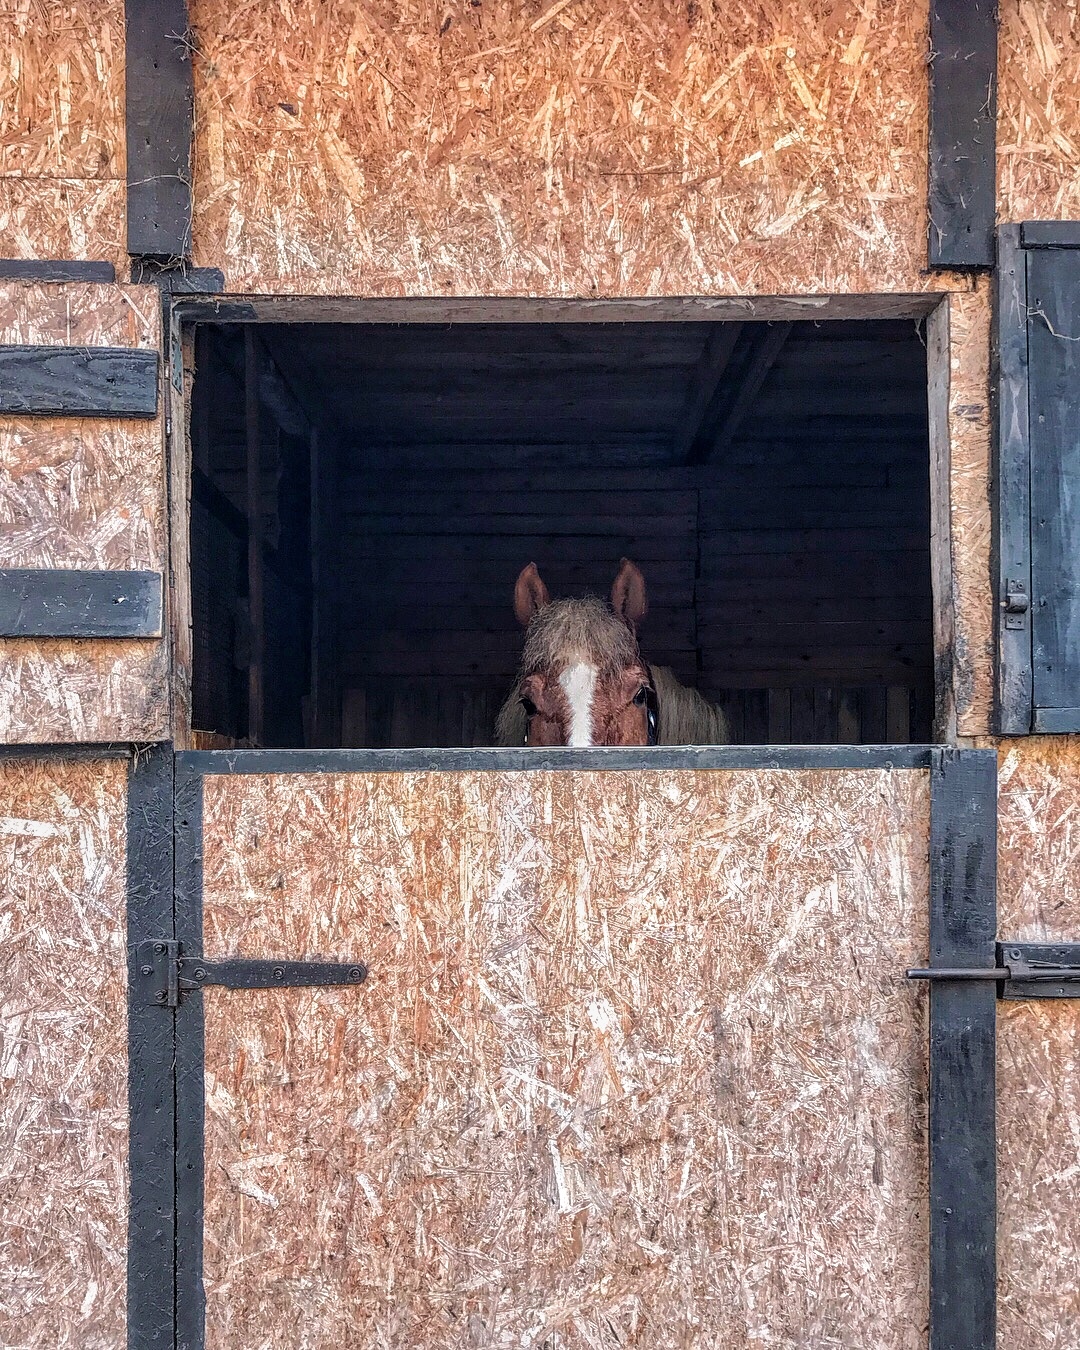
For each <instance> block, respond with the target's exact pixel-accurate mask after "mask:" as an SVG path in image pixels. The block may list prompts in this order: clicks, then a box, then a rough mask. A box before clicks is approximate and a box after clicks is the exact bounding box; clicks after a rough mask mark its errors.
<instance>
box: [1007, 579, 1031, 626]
mask: <svg viewBox="0 0 1080 1350" xmlns="http://www.w3.org/2000/svg"><path fill="white" fill-rule="evenodd" d="M1030 608H1031V597H1030V596H1029V595H1028V592H1027V587H1026V586H1025V585H1024V583H1023V582H1022V581H1007V582H1006V583H1005V627H1006V628H1023V626H1024V623H1025V619H1024V616H1025V615H1026V614H1027V612H1028V610H1029V609H1030Z"/></svg>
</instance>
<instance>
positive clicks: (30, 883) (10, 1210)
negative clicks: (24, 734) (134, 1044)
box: [0, 760, 127, 1350]
mask: <svg viewBox="0 0 1080 1350" xmlns="http://www.w3.org/2000/svg"><path fill="white" fill-rule="evenodd" d="M124 842H125V766H124V765H123V764H122V763H104V762H102V763H94V762H81V763H60V762H57V761H52V762H48V763H46V762H42V761H30V760H22V761H19V760H8V761H5V762H4V763H2V764H0V874H2V876H3V886H2V887H0V1233H2V1234H3V1240H2V1247H0V1250H2V1253H3V1257H2V1259H0V1344H2V1345H5V1346H11V1347H16V1346H20V1347H34V1348H35V1350H37V1348H38V1347H40V1348H41V1350H44V1348H45V1347H47V1346H48V1347H54V1346H55V1347H67V1348H69V1350H76V1347H78V1350H116V1347H117V1346H120V1345H123V1344H124V1340H125V1243H126V1234H125V1227H126V1222H127V1220H126V1215H127V1044H126V1036H127V1031H126V1024H125V1019H124V1017H123V1016H122V1015H118V1012H119V1011H120V1010H122V1009H123V1006H124V1001H125V997H126V994H125V983H126V975H125V972H126V968H127V957H126V946H125V913H124Z"/></svg>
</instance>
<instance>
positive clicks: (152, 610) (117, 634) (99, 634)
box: [0, 567, 162, 638]
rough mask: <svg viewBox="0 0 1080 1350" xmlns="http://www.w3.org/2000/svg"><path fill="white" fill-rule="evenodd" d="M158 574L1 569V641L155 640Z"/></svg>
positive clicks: (159, 625)
mask: <svg viewBox="0 0 1080 1350" xmlns="http://www.w3.org/2000/svg"><path fill="white" fill-rule="evenodd" d="M161 634H162V576H161V573H160V572H135V571H120V570H115V571H107V572H90V571H72V570H63V569H50V568H16V567H6V568H0V637H16V638H28V637H35V638H38V637H44V638H156V637H161Z"/></svg>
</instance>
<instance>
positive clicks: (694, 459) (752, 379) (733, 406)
mask: <svg viewBox="0 0 1080 1350" xmlns="http://www.w3.org/2000/svg"><path fill="white" fill-rule="evenodd" d="M754 327H755V328H756V329H757V330H758V331H755V332H753V334H752V336H751V337H750V350H749V355H748V357H747V359H746V362H745V365H744V367H743V372H742V374H741V376H740V378H739V380H738V383H737V384H735V385H734V387H730V386H728V385H727V382H726V381H725V382H724V385H725V387H724V388H723V390H721V391H720V395H719V396H721V397H724V398H725V399H726V402H725V404H724V406H723V407H722V408H721V410H720V412H719V415H718V416H717V417H716V418H715V419H714V420H713V423H712V425H713V426H714V427H715V428H716V429H715V431H714V432H713V434H712V435H711V436H709V437H708V438H706V439H702V438H699V439H698V441H697V444H696V445H695V446H693V447H692V449H691V452H690V454H689V455H688V456H687V460H686V462H687V463H688V464H706V463H708V461H709V460H710V459H711V458H712V456H713V455H715V454H717V453H718V452H719V451H722V450H724V449H726V448H727V447H728V446H729V445H730V444H731V442H732V441H733V440H734V439H735V435H736V432H737V431H738V430H739V427H740V426H741V425H742V423H743V421H744V420H745V419H746V415H747V414H748V413H749V412H750V409H751V408H752V407H753V405H754V400H755V399H756V398H757V396H758V394H759V392H760V391H761V386H762V385H763V384H764V383H765V379H766V377H767V376H768V374H769V371H770V370H772V368H773V366H774V365H775V364H776V360H777V358H778V357H779V355H780V353H781V351H782V350H783V347H784V343H785V342H787V340H788V336H789V334H790V333H791V329H792V325H791V324H790V323H768V324H761V325H754ZM728 396H729V397H728Z"/></svg>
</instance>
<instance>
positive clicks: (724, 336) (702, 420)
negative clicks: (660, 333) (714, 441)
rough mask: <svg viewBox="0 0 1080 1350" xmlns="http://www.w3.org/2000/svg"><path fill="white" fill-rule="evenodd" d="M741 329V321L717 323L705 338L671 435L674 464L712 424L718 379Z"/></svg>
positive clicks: (723, 371)
mask: <svg viewBox="0 0 1080 1350" xmlns="http://www.w3.org/2000/svg"><path fill="white" fill-rule="evenodd" d="M742 329H743V325H742V324H741V323H722V324H717V325H716V327H714V328H712V329H711V330H710V332H709V335H708V337H707V338H706V340H705V346H704V348H703V350H702V353H701V357H700V359H699V360H698V363H697V365H696V366H695V368H694V374H693V376H692V378H691V381H690V392H689V396H688V397H687V400H686V406H685V407H684V408H683V410H682V412H681V413H680V414H679V420H678V422H677V423H676V424H675V430H674V432H673V433H672V436H671V452H672V457H673V459H674V461H675V463H677V464H678V463H681V462H682V461H683V460H684V459H686V458H687V457H688V456H689V455H690V453H691V452H692V451H693V449H694V446H695V445H696V443H697V441H698V438H699V437H700V436H701V435H702V434H703V433H704V432H706V431H707V430H708V428H709V426H710V425H711V423H712V420H713V415H714V414H715V411H716V409H715V405H716V400H717V397H718V395H719V393H720V385H721V381H722V380H723V378H724V374H725V372H726V371H727V368H728V366H729V365H730V364H731V357H732V353H733V352H734V351H735V344H736V343H737V342H738V340H739V334H740V333H741V332H742Z"/></svg>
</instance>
